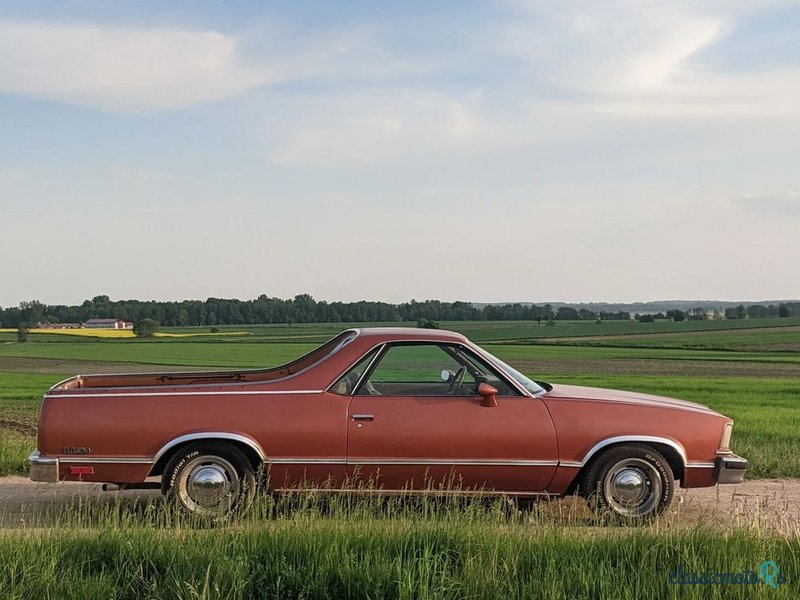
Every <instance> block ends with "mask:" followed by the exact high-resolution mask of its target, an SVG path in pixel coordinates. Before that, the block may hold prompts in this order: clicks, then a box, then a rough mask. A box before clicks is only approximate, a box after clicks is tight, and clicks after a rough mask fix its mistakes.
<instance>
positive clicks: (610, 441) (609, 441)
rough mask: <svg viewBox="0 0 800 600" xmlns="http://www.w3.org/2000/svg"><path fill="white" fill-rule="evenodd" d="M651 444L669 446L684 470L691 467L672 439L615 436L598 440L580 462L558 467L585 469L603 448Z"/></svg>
mask: <svg viewBox="0 0 800 600" xmlns="http://www.w3.org/2000/svg"><path fill="white" fill-rule="evenodd" d="M628 442H632V443H636V442H639V443H644V444H646V443H648V442H649V443H652V444H664V445H665V446H669V447H670V448H672V449H673V450H675V452H677V453H678V456H679V457H680V459H681V463H682V465H683V467H684V468H686V467H687V466H692V465H691V464H690V463H689V462H688V460H687V459H686V450H685V449H684V447H683V446H682V445H681V444H680V443H679V442H676V441H675V440H673V439H670V438H666V437H661V436H655V435H615V436H612V437H609V438H605V439H604V440H600V441H599V442H597V443H596V444H595V445H594V446H592V447H591V448H590V449H589V451H588V452H587V453H586V454H584V456H583V459H582V460H580V461H560V463H559V464H560V465H562V466H565V467H581V468H582V467H585V466H586V465H587V464H588V463H589V461H590V460H592V458H593V457H594V456H595V455H596V454H597V453H598V452H599V451H600V450H602V449H603V448H607V447H608V446H612V445H615V444H624V443H628Z"/></svg>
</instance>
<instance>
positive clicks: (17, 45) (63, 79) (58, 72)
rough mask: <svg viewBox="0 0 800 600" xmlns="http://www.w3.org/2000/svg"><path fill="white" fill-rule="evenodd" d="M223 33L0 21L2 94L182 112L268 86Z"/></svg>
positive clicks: (263, 71)
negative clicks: (189, 107)
mask: <svg viewBox="0 0 800 600" xmlns="http://www.w3.org/2000/svg"><path fill="white" fill-rule="evenodd" d="M239 46H240V44H239V40H238V39H237V38H236V37H235V36H230V35H226V34H223V33H220V32H218V31H180V30H168V29H136V28H122V27H120V28H110V27H99V26H95V25H81V24H79V25H76V24H58V23H44V22H35V21H7V20H6V21H0V93H11V94H20V95H25V96H33V97H36V98H44V99H47V100H55V101H60V102H67V103H72V104H78V105H81V106H87V107H91V108H99V109H101V110H106V111H112V112H123V113H140V112H151V111H158V110H165V109H177V108H182V107H185V106H189V105H193V104H197V103H202V102H210V101H215V100H220V99H223V98H227V97H229V96H233V95H236V94H238V93H241V92H243V91H244V90H247V89H250V88H253V87H255V86H259V85H262V84H264V83H267V82H269V81H270V80H271V79H272V78H273V77H274V72H273V70H272V69H270V68H268V67H265V66H263V65H262V66H252V65H249V64H247V62H246V61H245V60H244V58H243V57H242V55H241V52H240V48H239Z"/></svg>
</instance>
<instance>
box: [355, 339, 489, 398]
mask: <svg viewBox="0 0 800 600" xmlns="http://www.w3.org/2000/svg"><path fill="white" fill-rule="evenodd" d="M465 384H467V385H470V384H471V386H472V389H474V388H475V379H474V378H473V376H472V375H471V374H470V373H468V372H467V370H466V367H465V366H464V365H463V364H461V363H460V362H458V361H457V360H456V359H455V358H453V356H452V355H451V354H448V352H447V351H446V350H445V348H444V347H443V346H439V345H437V344H398V345H394V346H390V347H389V349H388V350H387V351H386V352H385V353H384V354H383V356H381V358H380V359H379V361H378V364H377V366H376V367H375V368H374V369H373V370H372V373H370V374H369V377H368V380H365V381H364V382H363V383H362V384H361V387H360V389H359V390H358V391H357V394H358V395H359V396H447V395H450V394H457V393H459V392H460V391H461V386H462V385H465Z"/></svg>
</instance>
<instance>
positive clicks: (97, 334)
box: [0, 328, 250, 339]
mask: <svg viewBox="0 0 800 600" xmlns="http://www.w3.org/2000/svg"><path fill="white" fill-rule="evenodd" d="M16 332H17V330H16V329H11V328H5V329H0V333H16ZM28 333H50V334H56V335H74V336H78V337H92V338H110V339H125V338H134V337H136V336H135V335H133V331H131V330H130V329H30V330H28ZM201 335H202V336H206V335H250V332H248V331H225V332H222V331H220V332H218V333H211V332H205V333H156V334H155V336H156V337H165V338H185V337H197V336H201Z"/></svg>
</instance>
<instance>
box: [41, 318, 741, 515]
mask: <svg viewBox="0 0 800 600" xmlns="http://www.w3.org/2000/svg"><path fill="white" fill-rule="evenodd" d="M732 428H733V422H732V421H731V420H730V419H728V418H727V417H724V416H722V415H720V414H718V413H716V412H714V411H713V410H711V409H709V408H707V407H705V406H702V405H700V404H695V403H692V402H686V401H682V400H674V399H671V398H663V397H658V396H650V395H646V394H638V393H631V392H621V391H615V390H606V389H597V388H586V387H577V386H568V385H550V384H547V383H543V382H535V381H532V380H531V379H529V378H528V377H526V376H525V375H523V374H521V373H519V372H518V371H516V370H515V369H513V368H512V367H510V366H509V365H507V364H505V363H504V362H503V361H501V360H499V359H497V358H496V357H494V356H492V355H491V354H489V353H488V352H486V351H485V350H482V349H481V348H479V347H478V346H476V345H475V344H473V343H471V342H470V341H469V340H467V339H466V338H465V337H464V336H462V335H459V334H457V333H452V332H448V331H437V330H425V329H412V328H376V329H351V330H348V331H344V332H342V333H341V334H339V335H337V336H336V337H335V338H333V339H332V340H330V341H329V342H327V343H325V344H323V345H322V346H320V347H319V348H317V349H316V350H314V351H313V352H311V353H309V354H307V355H305V356H303V357H301V358H299V359H297V360H295V361H294V362H291V363H289V364H287V365H285V366H282V367H278V368H273V369H263V370H248V371H221V372H194V373H164V374H147V375H143V374H130V375H90V376H77V377H73V378H71V379H68V380H66V381H63V382H61V383H59V384H57V385H55V386H54V387H53V388H51V389H50V390H49V391H48V392H47V394H46V395H45V397H44V404H43V406H42V411H41V417H40V421H39V438H38V443H39V449H38V450H36V451H34V452H33V453H32V454H31V456H30V459H29V460H30V466H31V479H33V480H34V481H46V482H57V481H61V480H80V481H95V482H107V483H112V484H116V485H119V486H120V487H143V486H146V485H160V487H161V490H162V491H163V492H164V493H165V494H167V495H168V496H170V497H172V498H174V500H175V501H176V502H177V503H178V504H179V505H180V506H181V507H182V508H183V509H185V510H186V511H188V512H190V513H193V514H196V515H201V516H203V517H206V518H209V519H212V520H221V519H225V518H227V517H229V516H231V515H233V514H234V513H236V512H237V511H239V510H241V509H243V508H244V507H245V506H246V505H247V503H248V501H249V500H250V498H251V497H252V494H253V493H254V491H255V490H256V487H257V486H256V480H257V478H259V477H260V476H265V477H266V478H267V481H268V487H269V489H270V490H271V491H273V492H280V491H281V490H286V489H297V488H298V487H309V486H310V487H323V486H324V487H326V488H334V489H339V490H342V489H344V490H346V489H353V488H357V487H358V488H361V489H363V488H364V487H368V486H372V488H373V489H376V488H377V489H380V490H381V491H385V492H387V493H388V492H392V491H395V490H406V491H407V490H419V491H424V490H431V489H438V488H440V487H441V486H442V484H443V482H451V484H452V483H453V482H455V483H456V484H457V487H458V488H459V489H461V490H473V491H479V490H480V491H482V492H483V493H485V492H486V491H491V492H494V493H497V494H509V495H515V496H520V497H532V496H538V495H555V496H563V495H565V494H571V493H579V494H581V495H583V496H585V497H587V499H589V500H590V504H591V505H592V506H594V507H595V508H597V509H598V510H600V511H603V512H604V513H609V512H610V513H611V514H617V515H619V516H621V517H624V518H627V519H632V520H636V519H648V518H652V517H654V516H656V515H658V514H660V513H661V512H663V511H664V510H665V509H666V508H667V507H668V506H669V504H670V502H671V500H672V496H673V493H674V487H675V482H676V481H677V480H679V481H680V482H681V486H682V487H687V488H690V487H705V486H713V485H715V484H717V483H739V482H741V481H742V480H743V478H744V473H745V470H746V469H747V466H748V463H747V461H746V460H744V459H743V458H740V457H738V456H736V455H735V454H733V453H732V452H731V450H730V439H731V431H732ZM154 478H155V479H154ZM159 480H160V483H159Z"/></svg>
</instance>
